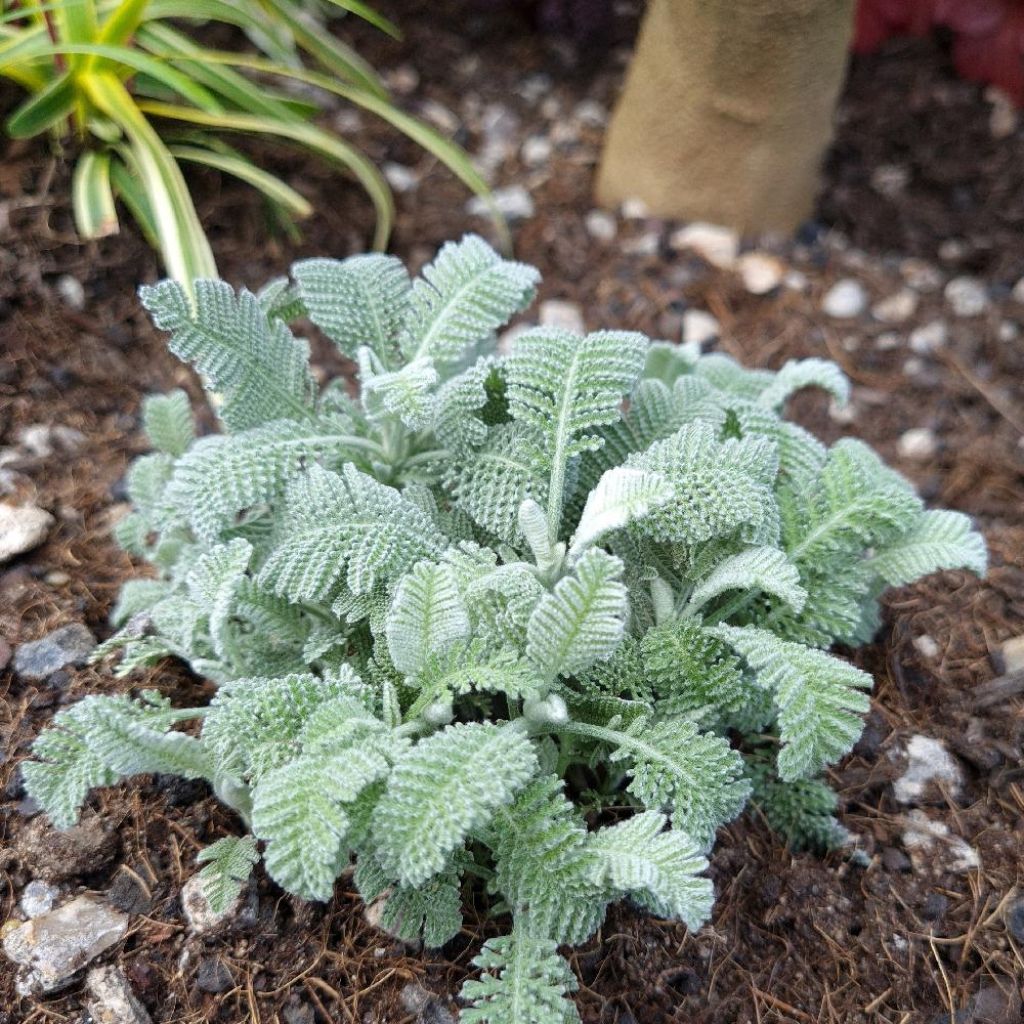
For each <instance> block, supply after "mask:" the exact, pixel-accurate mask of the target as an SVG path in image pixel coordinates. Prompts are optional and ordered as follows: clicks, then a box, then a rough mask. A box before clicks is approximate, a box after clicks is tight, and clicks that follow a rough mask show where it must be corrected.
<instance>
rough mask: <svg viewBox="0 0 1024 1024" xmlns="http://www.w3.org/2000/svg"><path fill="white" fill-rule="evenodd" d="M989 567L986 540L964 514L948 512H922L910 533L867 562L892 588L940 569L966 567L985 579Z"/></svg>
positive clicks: (938, 510) (940, 510) (937, 510)
mask: <svg viewBox="0 0 1024 1024" xmlns="http://www.w3.org/2000/svg"><path fill="white" fill-rule="evenodd" d="M987 566H988V553H987V552H986V550H985V541H984V538H983V537H982V536H981V534H980V533H978V532H977V531H976V530H974V528H973V526H972V525H971V520H970V519H969V518H968V517H967V516H965V515H964V514H963V513H962V512H950V511H948V510H946V509H936V510H934V511H928V512H923V513H922V514H921V516H920V518H919V519H918V521H917V523H915V525H914V526H913V527H912V528H911V529H910V530H909V531H908V532H907V533H905V534H904V535H903V536H902V537H900V538H899V540H897V541H895V542H894V543H893V544H890V545H889V546H888V547H886V548H883V549H882V550H881V551H879V552H878V553H877V554H876V555H875V556H874V557H873V558H871V559H870V560H869V561H868V567H869V568H870V569H871V570H872V571H873V572H875V573H877V574H878V575H879V576H881V578H882V579H883V580H885V582H886V583H887V584H889V586H891V587H900V586H903V584H905V583H912V582H913V581H914V580H917V579H920V578H921V577H922V576H927V575H928V574H929V573H933V572H936V571H937V570H939V569H959V568H964V569H970V570H971V571H972V572H976V573H977V574H978V575H979V576H984V575H985V570H986V568H987Z"/></svg>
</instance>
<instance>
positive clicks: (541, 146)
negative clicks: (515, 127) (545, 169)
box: [519, 135, 552, 167]
mask: <svg viewBox="0 0 1024 1024" xmlns="http://www.w3.org/2000/svg"><path fill="white" fill-rule="evenodd" d="M551 150H552V146H551V140H550V139H549V138H547V137H546V136H544V135H531V136H530V137H529V138H528V139H527V140H526V141H525V142H524V143H523V145H522V147H521V149H520V150H519V155H520V156H521V157H522V158H523V163H524V164H526V166H527V167H540V166H541V165H542V164H546V163H547V162H548V160H550V159H551Z"/></svg>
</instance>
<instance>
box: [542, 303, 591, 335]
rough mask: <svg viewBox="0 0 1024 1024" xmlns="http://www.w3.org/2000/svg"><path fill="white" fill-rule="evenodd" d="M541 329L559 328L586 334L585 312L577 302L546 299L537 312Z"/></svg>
mask: <svg viewBox="0 0 1024 1024" xmlns="http://www.w3.org/2000/svg"><path fill="white" fill-rule="evenodd" d="M537 316H538V319H539V320H540V325H541V327H557V328H559V329H560V330H563V331H572V332H573V333H575V334H584V333H586V328H585V327H584V326H583V310H582V309H580V307H579V306H578V305H577V304H576V303H575V302H567V301H565V300H564V299H545V301H544V302H542V303H541V304H540V306H539V307H538V310H537Z"/></svg>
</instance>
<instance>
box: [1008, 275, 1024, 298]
mask: <svg viewBox="0 0 1024 1024" xmlns="http://www.w3.org/2000/svg"><path fill="white" fill-rule="evenodd" d="M1010 296H1011V298H1012V299H1013V301H1014V302H1022V303H1024V277H1022V278H1021V279H1020V280H1019V281H1018V282H1017V283H1016V284H1015V285H1014V286H1013V291H1012V292H1010Z"/></svg>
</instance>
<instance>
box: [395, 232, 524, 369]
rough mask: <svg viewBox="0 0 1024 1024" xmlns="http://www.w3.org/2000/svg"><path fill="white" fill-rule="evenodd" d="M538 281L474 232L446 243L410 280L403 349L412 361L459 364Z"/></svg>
mask: <svg viewBox="0 0 1024 1024" xmlns="http://www.w3.org/2000/svg"><path fill="white" fill-rule="evenodd" d="M538 279H539V277H538V274H537V271H536V270H535V269H534V268H533V267H530V266H527V265H526V264H525V263H512V262H509V261H508V260H503V259H502V258H501V257H500V256H499V255H498V254H497V253H496V252H495V251H494V250H493V249H492V248H491V247H490V246H489V245H488V244H487V243H486V242H485V241H484V240H483V239H482V238H479V237H478V236H476V235H466V236H465V237H464V238H463V239H462V241H461V242H449V243H447V244H446V245H444V246H442V248H441V250H440V252H438V254H437V256H436V257H435V259H434V262H433V263H431V264H430V265H429V266H427V267H425V268H424V269H423V273H422V276H421V277H419V278H417V279H416V281H414V282H413V286H412V293H411V296H410V303H411V308H410V310H409V313H408V315H407V317H406V318H405V323H404V326H403V328H402V338H401V346H402V351H403V352H404V353H405V356H406V358H407V359H408V360H409V361H410V362H412V361H413V360H415V359H418V358H421V357H423V356H426V357H427V358H429V359H431V360H433V362H434V363H436V364H438V365H443V364H454V363H458V362H459V361H460V360H461V359H463V358H464V357H466V356H467V355H469V354H471V353H472V352H473V351H474V350H475V349H476V348H477V346H479V345H480V344H481V343H482V342H485V341H487V340H488V339H489V338H490V337H491V336H492V335H493V333H494V332H495V331H496V330H497V329H498V328H499V327H501V326H502V325H503V324H504V323H505V322H506V321H507V320H508V319H509V317H511V316H512V315H513V314H515V313H517V312H519V310H521V309H524V308H525V307H526V306H527V305H528V304H529V302H530V300H531V299H532V298H533V293H534V288H535V287H536V284H537V281H538Z"/></svg>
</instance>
